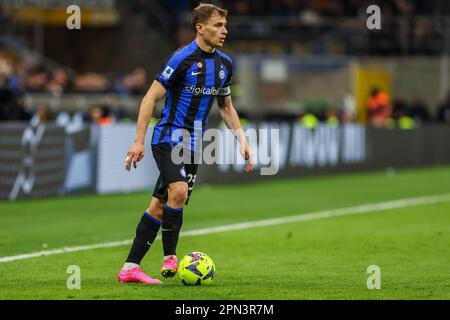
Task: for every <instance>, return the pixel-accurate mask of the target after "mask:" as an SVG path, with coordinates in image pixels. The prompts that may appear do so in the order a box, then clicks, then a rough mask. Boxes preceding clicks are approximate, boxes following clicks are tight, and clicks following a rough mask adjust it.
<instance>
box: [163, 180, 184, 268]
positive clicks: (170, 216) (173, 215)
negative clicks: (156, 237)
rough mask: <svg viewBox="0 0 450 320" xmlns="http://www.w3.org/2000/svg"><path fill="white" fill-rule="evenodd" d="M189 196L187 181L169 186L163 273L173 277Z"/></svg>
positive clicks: (165, 218)
mask: <svg viewBox="0 0 450 320" xmlns="http://www.w3.org/2000/svg"><path fill="white" fill-rule="evenodd" d="M187 197H188V184H187V182H186V181H176V182H172V183H170V184H169V186H168V199H167V203H166V204H165V205H164V210H163V217H162V243H163V250H164V264H163V266H162V268H161V274H162V275H163V276H164V277H173V276H174V275H175V274H176V272H177V268H178V266H177V258H176V248H177V244H178V238H179V235H180V230H181V226H182V225H183V207H184V204H185V203H186V200H187Z"/></svg>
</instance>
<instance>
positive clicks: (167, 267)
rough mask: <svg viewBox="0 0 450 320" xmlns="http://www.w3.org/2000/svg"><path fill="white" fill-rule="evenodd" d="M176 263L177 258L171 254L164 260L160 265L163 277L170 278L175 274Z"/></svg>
mask: <svg viewBox="0 0 450 320" xmlns="http://www.w3.org/2000/svg"><path fill="white" fill-rule="evenodd" d="M177 270H178V264H177V258H176V257H174V256H171V257H170V258H167V259H166V260H164V263H163V266H162V267H161V275H162V276H163V277H164V278H172V277H174V276H175V275H176V274H177Z"/></svg>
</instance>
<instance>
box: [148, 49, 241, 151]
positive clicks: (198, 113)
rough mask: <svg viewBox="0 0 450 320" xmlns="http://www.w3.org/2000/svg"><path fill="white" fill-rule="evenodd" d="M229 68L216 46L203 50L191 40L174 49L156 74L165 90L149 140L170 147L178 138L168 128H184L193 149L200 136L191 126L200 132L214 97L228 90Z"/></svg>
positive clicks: (226, 59)
mask: <svg viewBox="0 0 450 320" xmlns="http://www.w3.org/2000/svg"><path fill="white" fill-rule="evenodd" d="M232 68H233V66H232V61H231V59H230V58H229V57H228V56H227V55H226V54H224V53H222V52H220V51H219V50H217V49H216V50H214V52H213V53H208V52H205V51H203V50H201V49H200V48H199V46H198V45H197V42H196V41H195V40H194V41H192V42H191V43H190V44H188V45H186V46H184V47H182V48H180V49H179V50H177V51H176V52H175V53H174V54H173V55H172V56H171V57H170V59H169V61H168V62H167V63H166V65H165V66H164V67H163V69H162V71H161V73H160V74H158V75H157V76H156V80H157V81H159V82H160V83H161V84H162V85H163V86H164V87H165V88H166V90H167V93H166V101H165V104H164V108H163V110H162V112H161V118H160V120H159V121H158V123H157V124H156V126H155V128H154V131H153V137H152V144H158V143H162V142H168V143H170V145H171V146H172V147H173V145H175V144H177V143H179V142H180V141H179V139H178V138H176V137H172V132H173V131H174V130H176V129H186V130H188V131H189V132H190V133H191V150H193V151H196V150H195V142H196V141H195V140H196V139H199V138H201V137H197V136H196V135H195V134H194V129H195V131H197V130H199V129H201V132H202V135H203V133H204V131H205V128H206V125H207V123H208V114H209V112H210V110H211V107H212V105H213V102H214V99H215V97H216V96H217V95H220V96H227V95H230V94H231V90H230V84H231V77H232ZM175 140H176V141H175Z"/></svg>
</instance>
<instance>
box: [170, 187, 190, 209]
mask: <svg viewBox="0 0 450 320" xmlns="http://www.w3.org/2000/svg"><path fill="white" fill-rule="evenodd" d="M187 196H188V188H187V185H185V184H175V185H173V186H171V188H169V201H170V202H171V203H174V204H175V205H176V206H177V207H180V206H183V205H184V203H185V202H186V200H187Z"/></svg>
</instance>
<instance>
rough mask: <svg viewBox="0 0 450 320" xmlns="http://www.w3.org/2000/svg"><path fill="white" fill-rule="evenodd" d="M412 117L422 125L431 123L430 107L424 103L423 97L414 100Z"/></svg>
mask: <svg viewBox="0 0 450 320" xmlns="http://www.w3.org/2000/svg"><path fill="white" fill-rule="evenodd" d="M410 116H411V117H412V118H413V119H414V120H415V121H416V122H417V123H420V124H423V123H426V122H429V121H430V113H429V112H428V107H427V105H426V104H425V102H424V101H423V99H422V97H420V96H417V97H416V98H415V99H414V103H413V105H412V107H411V111H410Z"/></svg>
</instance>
